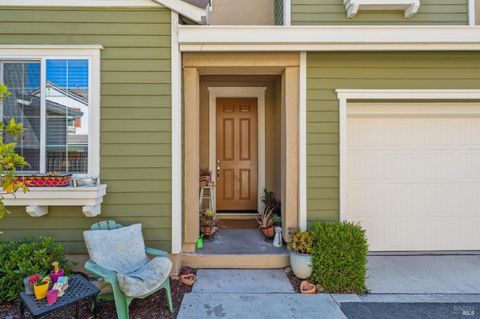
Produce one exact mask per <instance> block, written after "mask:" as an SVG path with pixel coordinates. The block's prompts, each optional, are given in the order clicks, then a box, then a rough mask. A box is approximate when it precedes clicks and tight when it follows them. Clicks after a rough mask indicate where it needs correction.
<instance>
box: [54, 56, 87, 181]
mask: <svg viewBox="0 0 480 319" xmlns="http://www.w3.org/2000/svg"><path fill="white" fill-rule="evenodd" d="M46 66H47V70H46V73H47V82H46V115H47V118H46V138H47V140H46V157H47V158H46V171H47V172H68V173H87V169H88V89H89V88H88V60H47V62H46Z"/></svg>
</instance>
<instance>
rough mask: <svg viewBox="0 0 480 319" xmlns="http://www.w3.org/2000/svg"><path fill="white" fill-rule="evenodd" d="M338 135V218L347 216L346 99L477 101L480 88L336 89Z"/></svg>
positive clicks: (479, 95)
mask: <svg viewBox="0 0 480 319" xmlns="http://www.w3.org/2000/svg"><path fill="white" fill-rule="evenodd" d="M336 92H337V97H338V100H339V135H340V136H339V137H340V145H339V152H340V172H339V174H340V181H339V182H340V187H339V192H340V194H339V197H340V216H339V217H340V218H339V219H340V221H344V220H346V216H347V211H346V203H347V191H346V190H347V108H348V107H351V106H352V105H354V104H353V103H350V105H349V101H350V102H351V101H365V100H385V101H422V100H423V101H425V100H427V101H442V102H448V101H480V90H417V89H406V90H405V89H403V90H398V89H392V90H371V89H338V90H336Z"/></svg>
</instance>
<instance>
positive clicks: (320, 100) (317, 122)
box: [307, 52, 480, 223]
mask: <svg viewBox="0 0 480 319" xmlns="http://www.w3.org/2000/svg"><path fill="white" fill-rule="evenodd" d="M307 66H308V67H307V201H308V203H307V204H308V221H309V223H312V222H314V221H318V220H338V218H339V217H338V216H339V215H338V213H339V144H338V143H339V135H338V134H339V121H338V99H337V95H336V93H335V90H336V89H478V88H479V87H480V53H479V52H464V53H462V52H436V53H435V52H423V53H422V52H417V53H414V52H398V53H397V52H388V53H373V52H354V53H346V52H343V53H340V52H330V53H320V52H314V53H308V58H307Z"/></svg>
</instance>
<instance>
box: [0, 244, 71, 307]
mask: <svg viewBox="0 0 480 319" xmlns="http://www.w3.org/2000/svg"><path fill="white" fill-rule="evenodd" d="M54 261H58V262H59V264H60V267H61V268H63V269H65V270H66V271H67V272H68V269H67V259H66V258H65V249H64V246H63V244H61V243H58V242H56V241H55V239H53V238H52V237H40V238H39V240H38V241H36V240H34V238H33V237H28V238H26V239H24V240H21V241H4V242H0V303H2V302H5V301H12V300H15V299H17V298H18V294H19V293H20V292H21V291H23V290H24V286H23V278H25V277H28V276H30V275H33V274H39V275H41V276H45V275H48V274H49V273H50V270H51V269H52V262H54Z"/></svg>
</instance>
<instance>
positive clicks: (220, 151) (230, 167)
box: [216, 98, 258, 211]
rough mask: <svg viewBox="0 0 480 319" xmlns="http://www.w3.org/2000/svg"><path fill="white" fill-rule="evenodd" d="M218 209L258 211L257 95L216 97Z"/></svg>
mask: <svg viewBox="0 0 480 319" xmlns="http://www.w3.org/2000/svg"><path fill="white" fill-rule="evenodd" d="M216 126H217V132H216V133H217V146H216V149H217V161H216V164H217V171H216V174H217V210H220V211H245V210H249V211H257V196H258V193H257V160H258V156H257V151H258V137H257V131H258V122H257V99H255V98H224V99H217V125H216Z"/></svg>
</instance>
